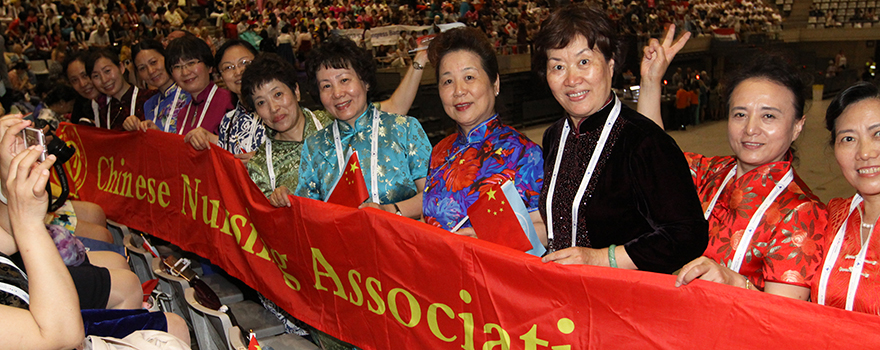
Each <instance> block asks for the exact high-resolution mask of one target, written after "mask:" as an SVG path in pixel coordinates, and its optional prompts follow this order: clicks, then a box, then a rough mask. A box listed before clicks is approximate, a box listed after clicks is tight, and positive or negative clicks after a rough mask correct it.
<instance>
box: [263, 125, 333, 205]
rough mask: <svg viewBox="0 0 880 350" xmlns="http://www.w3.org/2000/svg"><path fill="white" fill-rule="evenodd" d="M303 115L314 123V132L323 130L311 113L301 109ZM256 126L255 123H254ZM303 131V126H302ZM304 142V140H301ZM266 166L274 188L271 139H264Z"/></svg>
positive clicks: (322, 126)
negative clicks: (306, 115) (307, 116)
mask: <svg viewBox="0 0 880 350" xmlns="http://www.w3.org/2000/svg"><path fill="white" fill-rule="evenodd" d="M303 113H304V114H308V115H309V116H310V117H312V121H313V122H314V123H315V130H318V131H320V130H321V129H324V125H321V121H320V120H318V117H315V114H314V113H312V111H310V110H308V109H306V108H303ZM254 124H256V123H254ZM303 129H305V126H303ZM303 134H305V130H303ZM303 142H305V139H303ZM266 166H268V167H269V184H270V185H272V188H273V189H274V188H275V165H273V164H272V139H270V138H268V137H266Z"/></svg>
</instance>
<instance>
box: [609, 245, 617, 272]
mask: <svg viewBox="0 0 880 350" xmlns="http://www.w3.org/2000/svg"><path fill="white" fill-rule="evenodd" d="M615 247H617V245H615V244H612V245H610V246H608V265H610V266H611V267H615V268H616V267H617V258H615V257H614V248H615Z"/></svg>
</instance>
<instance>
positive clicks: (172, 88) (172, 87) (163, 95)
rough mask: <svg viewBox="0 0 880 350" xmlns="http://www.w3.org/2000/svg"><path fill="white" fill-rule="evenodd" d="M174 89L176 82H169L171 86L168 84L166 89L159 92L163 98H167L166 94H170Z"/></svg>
mask: <svg viewBox="0 0 880 350" xmlns="http://www.w3.org/2000/svg"><path fill="white" fill-rule="evenodd" d="M174 90H177V83H171V86H169V87H168V88H167V89H165V91H162V92H161V93H162V98H163V99H164V98H167V97H168V96H171V95H172V93H174ZM181 93H182V92H181Z"/></svg>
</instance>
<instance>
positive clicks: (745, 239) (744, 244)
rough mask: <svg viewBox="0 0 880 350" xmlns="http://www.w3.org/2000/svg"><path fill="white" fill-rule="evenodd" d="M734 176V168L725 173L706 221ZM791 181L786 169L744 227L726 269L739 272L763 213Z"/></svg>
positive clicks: (791, 178) (791, 176)
mask: <svg viewBox="0 0 880 350" xmlns="http://www.w3.org/2000/svg"><path fill="white" fill-rule="evenodd" d="M734 175H736V166H734V167H733V169H730V172H729V173H727V177H725V178H724V182H722V183H721V187H719V188H718V191H717V192H715V197H713V198H712V202H711V203H709V207H708V208H706V212H705V213H704V214H703V215H704V216H705V218H706V220H708V219H709V215H711V214H712V209H714V208H715V203H716V202H718V197H719V196H721V192H723V191H724V187H725V186H726V185H727V183H728V182H729V181H730V179H732V178H733V176H734ZM793 179H794V169H788V172H787V173H785V176H783V177H782V180H779V182H777V183H776V186H774V187H773V190H772V191H770V194H769V195H767V198H764V202H762V203H761V206H759V207H758V210H757V211H755V214H753V215H752V218H751V219H749V225H748V226H746V230H745V232H743V235H742V238H740V239H739V244H738V245H737V246H736V254H734V255H733V260H731V261H730V264H729V265H728V266H727V268H729V269H731V270H733V271H736V272H739V269H740V268H741V267H742V262H743V258H745V256H746V252H748V250H749V244H750V243H751V242H752V237H754V236H755V230H757V228H758V224H760V223H761V220H762V219H763V218H764V213H765V212H766V211H767V209H769V208H770V205H771V204H773V202H774V201H776V197H779V195H780V194H782V191H784V190H785V189H786V188H788V185H789V184H791V181H792V180H793Z"/></svg>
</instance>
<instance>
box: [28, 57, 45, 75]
mask: <svg viewBox="0 0 880 350" xmlns="http://www.w3.org/2000/svg"><path fill="white" fill-rule="evenodd" d="M30 62H31V71H32V72H34V74H36V75H46V74H49V68H48V66H46V61H45V60H33V61H30Z"/></svg>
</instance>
